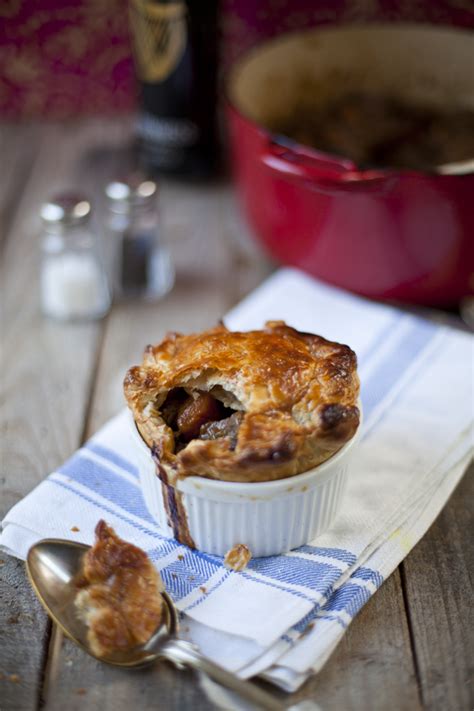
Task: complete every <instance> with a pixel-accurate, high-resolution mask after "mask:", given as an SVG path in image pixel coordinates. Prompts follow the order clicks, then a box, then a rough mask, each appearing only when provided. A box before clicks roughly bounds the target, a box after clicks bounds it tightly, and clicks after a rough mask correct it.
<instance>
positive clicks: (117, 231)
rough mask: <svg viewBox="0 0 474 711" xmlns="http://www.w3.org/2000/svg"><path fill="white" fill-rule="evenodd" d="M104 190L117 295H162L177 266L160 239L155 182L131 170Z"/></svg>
mask: <svg viewBox="0 0 474 711" xmlns="http://www.w3.org/2000/svg"><path fill="white" fill-rule="evenodd" d="M105 193H106V196H107V202H108V217H107V226H108V233H109V237H110V240H111V242H112V245H113V251H114V257H113V263H114V267H113V285H114V287H113V288H114V297H117V298H119V299H126V298H142V299H145V300H148V301H153V300H155V299H159V298H160V297H162V296H164V295H165V294H166V293H167V292H168V291H170V289H171V288H172V286H173V284H174V268H173V264H172V261H171V257H170V254H169V252H168V250H167V248H166V247H165V245H164V244H163V242H162V239H161V234H160V223H159V214H158V210H157V203H156V198H157V185H156V183H155V182H154V181H153V180H147V179H145V177H144V176H143V175H141V174H137V173H132V174H131V175H130V176H128V177H127V178H125V179H123V180H117V181H114V182H112V183H109V184H108V185H107V187H106V189H105Z"/></svg>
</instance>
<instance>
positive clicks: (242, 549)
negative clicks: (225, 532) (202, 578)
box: [224, 543, 252, 572]
mask: <svg viewBox="0 0 474 711" xmlns="http://www.w3.org/2000/svg"><path fill="white" fill-rule="evenodd" d="M251 557H252V553H251V552H250V550H249V548H247V546H246V545H245V544H244V543H237V544H236V545H235V546H234V547H233V548H231V549H230V551H227V553H226V554H225V558H224V565H225V567H226V568H230V569H231V570H235V571H237V572H239V571H241V570H244V568H246V567H247V565H248V563H249V561H250V558H251Z"/></svg>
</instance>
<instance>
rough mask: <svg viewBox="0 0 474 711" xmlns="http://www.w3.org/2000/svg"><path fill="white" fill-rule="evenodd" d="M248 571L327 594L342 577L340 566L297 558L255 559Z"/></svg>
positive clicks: (270, 557) (272, 557)
mask: <svg viewBox="0 0 474 711" xmlns="http://www.w3.org/2000/svg"><path fill="white" fill-rule="evenodd" d="M246 570H248V571H255V572H257V573H259V574H260V575H264V576H265V577H267V578H270V579H271V580H276V581H278V582H280V583H289V584H291V585H301V586H302V587H306V588H308V589H309V590H315V591H317V592H320V593H325V592H326V591H327V590H328V588H330V587H331V586H332V585H334V583H335V582H336V580H338V578H340V576H341V569H340V567H339V566H335V565H330V564H329V563H327V564H326V563H320V562H317V561H313V560H308V559H307V558H298V557H296V556H269V557H268V558H255V559H253V560H251V561H250V562H249V564H248V565H247V568H246Z"/></svg>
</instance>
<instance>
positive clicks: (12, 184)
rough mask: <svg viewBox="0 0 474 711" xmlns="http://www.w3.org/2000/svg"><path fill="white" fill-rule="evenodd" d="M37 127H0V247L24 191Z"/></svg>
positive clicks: (34, 151) (37, 134) (37, 135)
mask: <svg viewBox="0 0 474 711" xmlns="http://www.w3.org/2000/svg"><path fill="white" fill-rule="evenodd" d="M40 134H41V131H40V128H39V126H38V125H37V124H34V123H33V124H26V125H18V124H15V123H9V124H2V125H0V156H1V163H2V171H1V173H0V247H1V246H2V244H4V243H5V241H6V236H7V234H8V232H9V230H10V225H11V222H12V220H13V217H14V213H15V210H16V208H17V207H18V203H19V199H20V196H21V195H22V193H23V192H24V190H25V185H26V183H27V182H28V180H29V177H30V175H31V171H32V168H33V165H34V162H35V159H36V156H37V153H38V149H39V137H40Z"/></svg>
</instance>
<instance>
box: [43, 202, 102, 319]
mask: <svg viewBox="0 0 474 711" xmlns="http://www.w3.org/2000/svg"><path fill="white" fill-rule="evenodd" d="M91 211H92V210H91V205H90V203H89V201H88V200H87V199H85V198H84V196H82V195H77V194H74V193H61V194H58V195H55V196H54V197H53V198H52V199H51V200H49V201H48V202H45V203H44V204H43V205H42V207H41V211H40V215H41V218H42V222H43V233H42V241H41V248H42V264H41V306H42V311H43V313H44V314H45V315H46V316H50V317H52V318H56V319H60V320H63V321H67V320H87V319H97V318H101V317H102V316H104V315H105V314H106V313H107V311H108V310H109V308H110V300H111V299H110V292H109V288H108V283H107V277H106V273H105V270H104V268H103V264H102V261H101V258H100V255H99V245H98V240H97V236H96V234H95V233H94V231H93V229H92V226H91V221H90V217H91Z"/></svg>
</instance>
